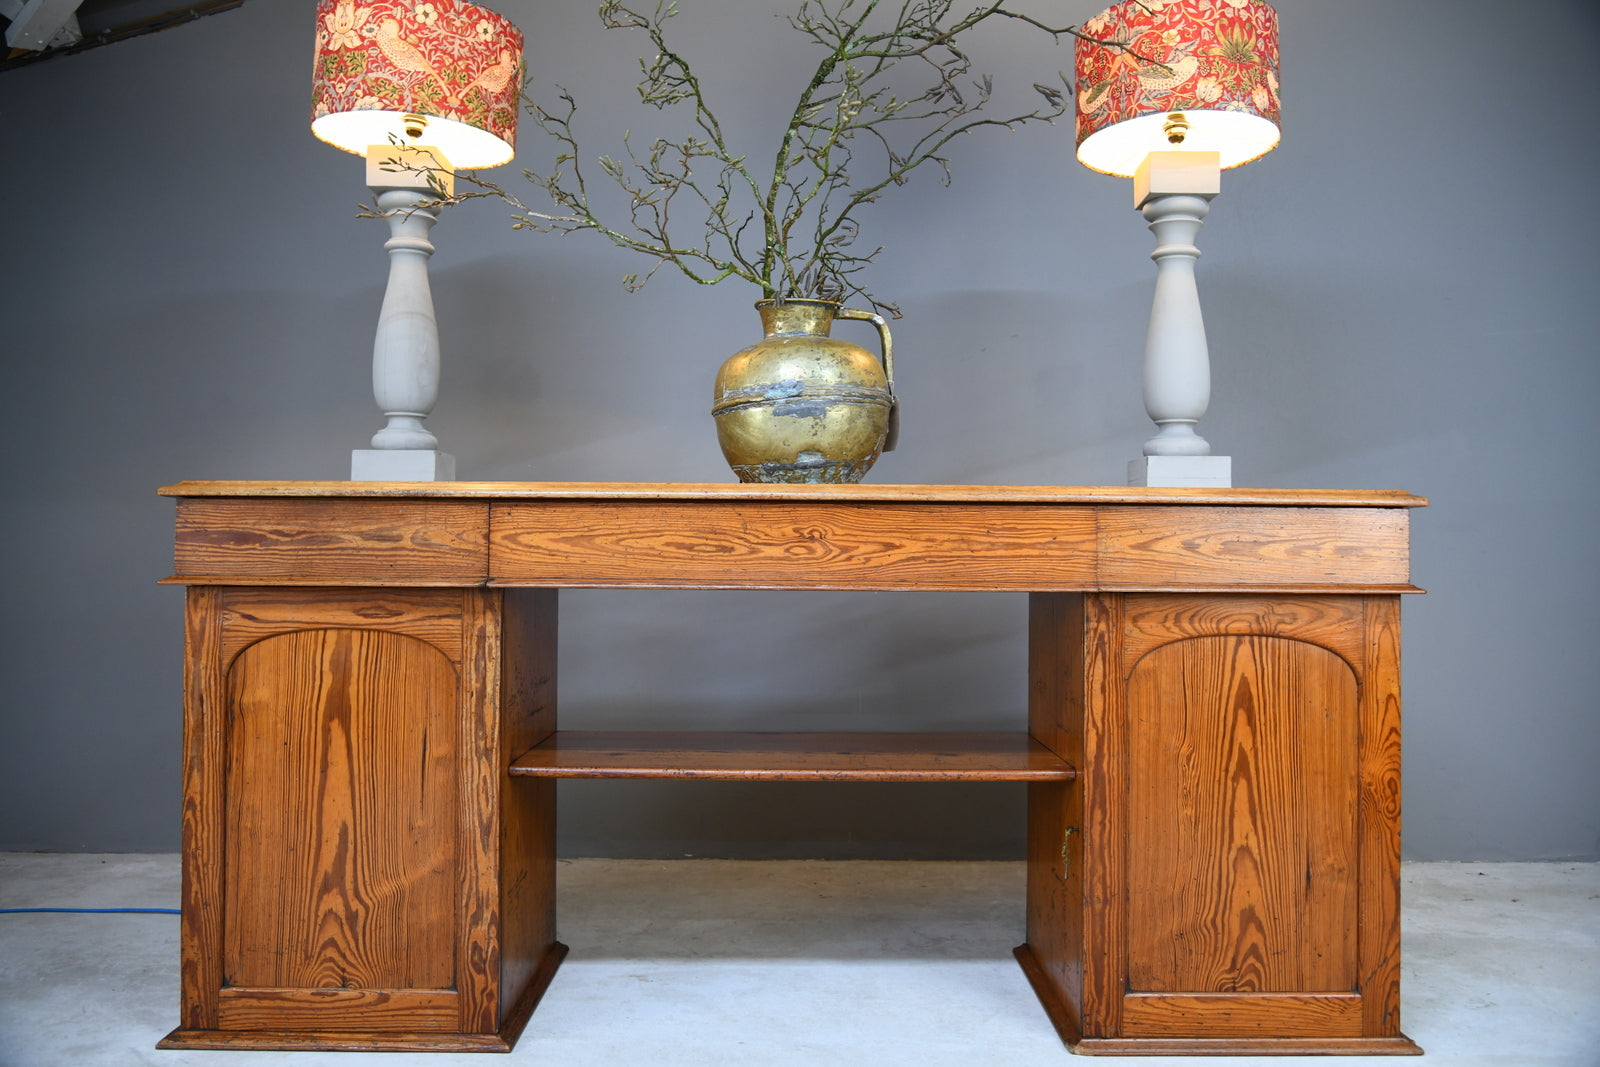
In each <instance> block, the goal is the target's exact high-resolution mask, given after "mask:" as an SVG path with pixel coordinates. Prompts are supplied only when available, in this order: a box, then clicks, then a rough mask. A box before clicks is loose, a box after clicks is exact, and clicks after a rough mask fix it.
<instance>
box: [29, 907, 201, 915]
mask: <svg viewBox="0 0 1600 1067" xmlns="http://www.w3.org/2000/svg"><path fill="white" fill-rule="evenodd" d="M41 911H49V912H68V913H71V914H73V915H179V914H182V913H181V912H179V911H178V909H177V908H0V915H23V914H27V913H34V912H41Z"/></svg>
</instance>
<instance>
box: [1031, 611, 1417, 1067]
mask: <svg viewBox="0 0 1600 1067" xmlns="http://www.w3.org/2000/svg"><path fill="white" fill-rule="evenodd" d="M1399 636H1400V629H1399V598H1398V597H1395V596H1321V597H1316V596H1260V595H1253V596H1252V595H1241V596H1228V597H1217V596H1211V595H1206V596H1195V595H1189V594H1167V593H1110V594H1108V593H1099V594H1078V593H1061V594H1045V593H1035V594H1034V595H1033V597H1032V604H1031V617H1030V655H1029V660H1030V672H1031V676H1032V677H1031V683H1032V684H1031V691H1030V709H1029V722H1030V728H1031V730H1032V732H1033V735H1034V736H1035V737H1036V738H1038V739H1039V740H1041V741H1042V742H1044V744H1046V745H1047V746H1048V747H1050V748H1051V749H1052V750H1054V751H1056V752H1057V753H1059V754H1060V755H1062V756H1063V757H1064V758H1065V759H1066V760H1067V761H1068V762H1069V763H1072V764H1073V765H1074V766H1077V767H1080V768H1082V772H1081V773H1080V774H1079V776H1078V778H1077V779H1076V781H1074V782H1073V783H1072V784H1071V785H1068V786H1064V785H1058V784H1038V785H1032V786H1030V787H1029V790H1030V792H1029V795H1028V837H1029V841H1028V940H1027V943H1026V944H1025V945H1023V946H1021V947H1020V948H1018V949H1017V957H1018V959H1019V960H1020V961H1021V963H1022V965H1023V969H1024V970H1025V971H1026V972H1027V974H1028V977H1029V979H1030V980H1031V981H1032V982H1033V985H1034V988H1035V990H1036V991H1037V992H1038V994H1039V997H1040V1000H1041V1001H1042V1002H1043V1003H1044V1005H1045V1007H1046V1010H1047V1011H1049V1013H1050V1016H1051V1019H1052V1021H1053V1022H1054V1023H1055V1024H1056V1027H1057V1029H1058V1030H1060V1031H1061V1033H1062V1034H1063V1035H1064V1036H1066V1038H1067V1040H1068V1041H1069V1042H1070V1043H1072V1044H1073V1045H1075V1046H1077V1047H1079V1048H1081V1049H1082V1050H1083V1051H1086V1052H1088V1051H1092V1052H1099V1053H1140V1054H1150V1053H1155V1052H1163V1053H1183V1054H1205V1053H1217V1054H1222V1053H1248V1052H1256V1051H1265V1050H1270V1051H1275V1052H1294V1051H1302V1052H1318V1053H1337V1052H1349V1053H1372V1052H1397V1053H1414V1052H1417V1051H1420V1050H1418V1049H1417V1048H1416V1046H1415V1045H1413V1044H1412V1043H1411V1042H1410V1041H1409V1040H1408V1039H1407V1038H1405V1037H1404V1036H1403V1035H1401V1033H1400V1019H1399V1013H1400V911H1399V906H1400V896H1399V876H1400V855H1399V836H1398V833H1397V827H1398V820H1399V799H1400V716H1399V711H1400V699H1399V698H1400V690H1399Z"/></svg>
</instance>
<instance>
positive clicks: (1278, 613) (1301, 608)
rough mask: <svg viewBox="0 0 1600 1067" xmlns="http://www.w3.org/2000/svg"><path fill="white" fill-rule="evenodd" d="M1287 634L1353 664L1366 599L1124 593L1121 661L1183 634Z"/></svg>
mask: <svg viewBox="0 0 1600 1067" xmlns="http://www.w3.org/2000/svg"><path fill="white" fill-rule="evenodd" d="M1225 634H1240V635H1250V636H1257V637H1292V638H1294V639H1295V640H1297V641H1309V642H1310V643H1312V644H1314V645H1320V646H1322V647H1323V648H1326V649H1330V650H1331V651H1333V652H1336V653H1338V655H1339V656H1340V658H1342V659H1343V660H1344V661H1345V662H1346V663H1348V664H1350V667H1351V669H1352V670H1361V669H1362V664H1363V663H1364V661H1365V658H1366V655H1367V634H1366V601H1365V600H1364V599H1363V598H1361V597H1358V596H1316V597H1297V596H1282V595H1275V596H1228V597H1219V598H1211V597H1196V596H1193V595H1184V594H1181V593H1180V594H1142V595H1139V596H1130V597H1129V598H1128V613H1127V620H1126V624H1125V628H1124V633H1123V639H1122V656H1123V661H1124V662H1126V663H1129V664H1133V663H1137V662H1138V661H1139V659H1140V657H1142V656H1143V655H1144V654H1145V653H1147V652H1149V651H1151V650H1152V649H1156V648H1160V647H1161V646H1162V645H1165V644H1170V643H1171V642H1173V641H1181V640H1183V639H1184V638H1188V637H1217V636H1222V635H1225Z"/></svg>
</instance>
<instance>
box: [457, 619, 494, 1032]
mask: <svg viewBox="0 0 1600 1067" xmlns="http://www.w3.org/2000/svg"><path fill="white" fill-rule="evenodd" d="M501 606H502V594H501V593H500V591H499V590H491V589H476V590H473V591H472V592H470V593H468V594H467V595H466V605H465V611H464V613H463V615H462V621H461V629H462V635H463V636H462V643H463V644H464V645H465V646H466V649H467V655H466V656H465V658H463V660H462V662H461V713H460V717H459V730H460V734H459V736H458V739H457V744H458V745H459V746H460V752H461V767H462V772H461V776H460V779H459V783H460V784H459V792H458V793H457V796H456V808H455V810H454V811H453V812H452V813H446V818H448V817H449V814H454V816H455V819H456V822H457V835H458V844H457V848H456V853H455V857H454V858H455V867H454V873H455V876H456V887H455V888H456V894H457V895H456V908H457V914H458V915H459V916H460V921H459V922H458V923H457V924H456V926H455V928H454V929H453V930H452V931H450V933H451V934H453V936H454V940H455V947H454V955H455V957H456V959H457V961H458V963H457V967H456V988H457V989H458V990H460V992H461V998H460V1000H459V1001H458V1007H459V1009H460V1014H459V1016H458V1018H457V1024H458V1028H459V1029H460V1030H461V1032H462V1033H468V1034H487V1033H494V1032H495V1031H496V1030H498V1029H499V1027H500V951H501V933H502V928H501V915H500V875H501V868H500V862H501V855H500V843H501V833H502V826H501V821H500V816H501V803H502V792H503V785H504V782H505V771H504V770H503V769H502V768H504V767H505V765H506V762H507V758H508V754H507V753H506V752H505V751H504V749H503V748H502V745H501V740H502V739H501V725H500V712H501V707H500V700H501V688H500V687H501V682H502V677H501V668H502V667H503V665H504V664H503V660H502V655H503V653H504V647H505V646H504V643H503V636H504V631H503V628H502V620H501V613H500V612H501Z"/></svg>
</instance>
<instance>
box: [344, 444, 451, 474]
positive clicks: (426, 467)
mask: <svg viewBox="0 0 1600 1067" xmlns="http://www.w3.org/2000/svg"><path fill="white" fill-rule="evenodd" d="M350 480H351V481H352V482H453V481H455V480H456V457H454V456H452V455H451V454H450V453H448V452H439V451H437V450H435V449H431V448H356V449H352V450H351V451H350Z"/></svg>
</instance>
